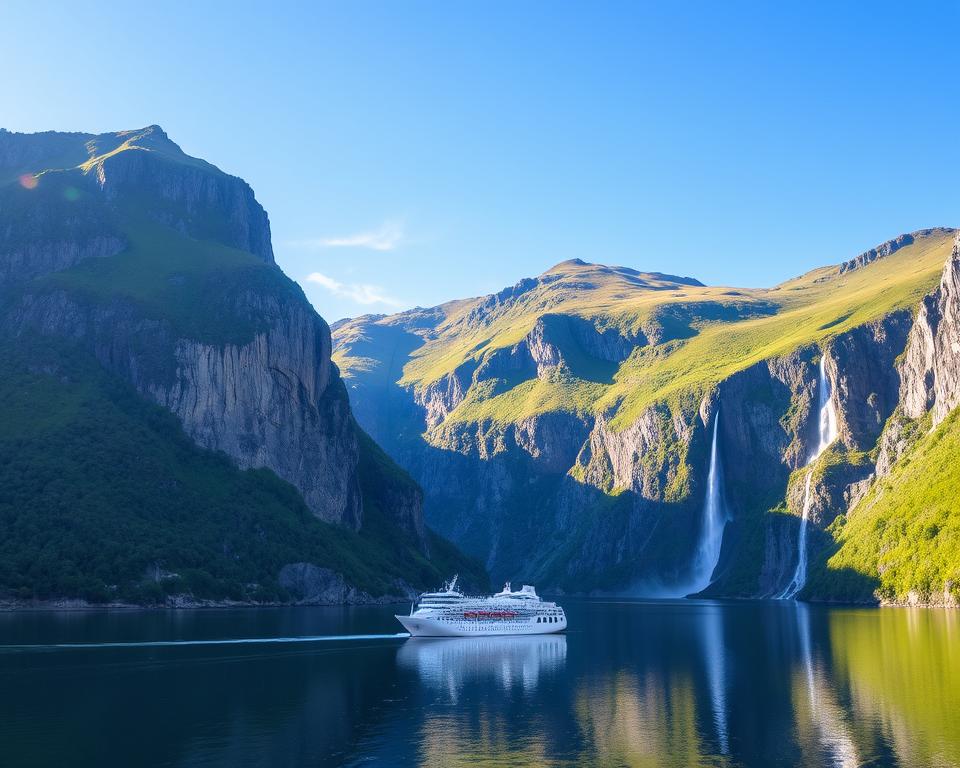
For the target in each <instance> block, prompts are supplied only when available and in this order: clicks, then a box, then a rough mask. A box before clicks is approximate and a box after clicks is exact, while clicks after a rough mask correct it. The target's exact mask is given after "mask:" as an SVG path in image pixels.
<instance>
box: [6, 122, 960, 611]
mask: <svg viewBox="0 0 960 768" xmlns="http://www.w3.org/2000/svg"><path fill="white" fill-rule="evenodd" d="M644 258H645V256H644V254H642V253H640V254H637V257H636V259H637V261H638V262H642V261H643V259H644ZM823 262H824V263H831V262H832V265H831V266H825V267H822V268H820V269H816V270H814V271H812V272H809V273H807V274H805V275H802V276H800V277H797V278H796V279H793V280H790V281H788V282H786V283H783V284H781V285H778V286H775V287H773V288H770V289H736V288H729V287H719V286H706V285H703V284H702V283H700V282H699V281H698V280H696V279H695V278H692V277H679V276H674V275H669V274H662V273H658V272H641V271H637V270H635V269H631V268H627V267H615V266H604V265H600V264H591V263H588V262H586V261H582V260H572V261H566V262H563V263H561V264H558V265H556V266H555V267H553V268H552V269H550V270H548V271H546V272H544V273H543V274H542V275H539V276H538V277H528V278H524V279H522V280H520V281H519V282H518V283H516V284H515V285H513V286H511V287H509V288H505V289H504V290H502V291H500V292H499V293H497V294H493V295H490V296H482V297H478V298H471V299H463V300H456V301H451V302H448V303H446V304H443V305H440V306H438V307H433V308H426V309H424V308H417V309H414V310H410V311H406V312H401V313H399V314H395V315H389V316H384V315H376V316H364V317H358V318H355V319H349V320H344V321H340V322H338V323H335V324H334V326H333V328H332V331H331V328H330V327H329V326H328V325H327V323H326V322H325V321H324V320H323V319H322V318H321V317H320V316H319V315H318V314H317V313H316V311H315V310H314V309H313V307H312V306H311V305H310V303H309V302H308V301H307V299H306V297H305V296H304V294H303V292H302V291H301V289H300V287H299V286H298V285H297V284H296V283H295V282H294V281H292V280H290V279H289V278H288V277H287V276H285V275H284V274H283V272H282V271H281V270H280V269H279V267H278V266H277V265H276V263H275V261H274V254H273V248H272V244H271V234H270V224H269V219H268V217H267V214H266V212H265V211H264V209H263V207H262V206H261V205H260V203H259V202H258V201H257V199H256V197H255V196H254V193H253V191H252V190H251V189H250V187H249V186H248V185H247V184H246V183H245V182H244V181H243V180H242V179H239V178H237V177H235V176H231V175H229V174H227V173H224V172H223V171H221V170H220V169H219V168H217V167H216V166H213V165H211V164H210V163H208V162H206V161H204V160H200V159H198V158H194V157H190V156H188V155H186V154H185V153H183V152H182V150H181V149H180V147H179V146H177V144H176V143H174V142H173V141H172V140H171V139H170V138H169V137H168V136H167V135H166V133H165V132H164V131H163V130H162V129H161V128H159V127H158V126H148V127H147V128H144V129H140V130H136V131H122V132H118V133H109V134H101V135H92V134H81V133H56V132H48V133H40V134H17V133H10V132H7V131H0V350H2V354H3V360H4V365H3V367H2V369H0V531H2V536H0V605H3V606H6V607H25V606H36V605H101V604H110V605H165V606H180V605H233V604H257V605H262V604H282V603H313V604H316V603H347V602H372V601H381V602H386V601H395V600H403V599H407V598H409V597H410V596H411V595H413V594H415V593H416V592H417V591H419V590H421V589H423V588H426V587H433V586H436V585H437V584H438V583H439V582H440V580H441V579H442V578H444V577H446V576H449V575H452V574H453V573H454V572H459V573H460V575H461V579H462V582H463V583H464V584H465V586H466V587H467V588H468V589H469V590H483V589H486V588H487V587H488V586H489V581H490V580H493V581H503V580H507V579H512V580H514V581H515V582H520V581H527V582H529V583H535V584H536V585H537V586H538V588H539V589H540V590H541V591H543V592H548V593H550V592H552V593H567V594H624V595H654V596H683V595H688V594H700V595H704V596H710V597H736V598H765V597H766V598H769V597H786V596H789V597H798V598H799V599H807V600H823V601H846V602H857V603H875V602H878V601H879V602H884V603H895V604H935V605H957V604H958V601H960V510H958V509H957V504H956V500H955V499H956V489H957V488H958V487H960V462H958V461H957V459H958V458H960V415H958V412H957V405H958V404H960V238H958V234H957V232H956V231H955V230H952V229H946V228H934V229H925V230H920V231H916V232H913V233H909V234H901V235H899V236H897V237H895V238H894V239H892V240H889V241H887V242H884V243H882V244H881V245H878V246H876V247H874V248H871V249H869V250H867V251H865V252H863V253H861V254H860V255H854V254H834V253H829V252H824V254H823Z"/></svg>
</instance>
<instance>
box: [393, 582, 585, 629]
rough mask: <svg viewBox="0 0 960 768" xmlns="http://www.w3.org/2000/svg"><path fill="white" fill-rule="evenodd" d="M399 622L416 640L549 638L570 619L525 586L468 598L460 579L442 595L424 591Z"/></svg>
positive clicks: (506, 587) (441, 593)
mask: <svg viewBox="0 0 960 768" xmlns="http://www.w3.org/2000/svg"><path fill="white" fill-rule="evenodd" d="M397 621H399V622H400V623H401V624H403V626H404V628H405V629H406V630H407V631H408V632H409V633H410V634H411V635H412V636H414V637H474V636H477V635H546V634H549V633H551V632H562V631H563V630H565V629H566V628H567V617H566V615H565V614H564V612H563V608H561V607H560V606H559V605H557V604H556V603H546V602H544V601H543V600H541V599H540V597H539V596H538V595H537V590H535V589H534V588H533V587H531V586H528V585H526V584H524V586H523V589H521V590H520V591H519V592H513V591H511V589H510V582H509V581H508V582H507V584H506V586H505V587H504V588H503V591H502V592H498V593H497V594H495V595H491V596H490V597H468V596H466V595H464V594H463V593H462V592H461V591H460V590H458V589H457V577H456V576H454V577H453V580H452V581H450V582H449V583H447V584H444V587H443V589H442V590H440V591H439V592H424V593H423V594H422V595H420V597H419V598H418V599H417V602H415V603H414V604H413V605H412V606H411V607H410V615H409V616H397Z"/></svg>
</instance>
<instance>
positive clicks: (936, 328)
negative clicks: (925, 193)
mask: <svg viewBox="0 0 960 768" xmlns="http://www.w3.org/2000/svg"><path fill="white" fill-rule="evenodd" d="M900 375H901V376H902V377H903V380H904V391H903V411H904V413H905V414H906V415H907V417H909V418H911V419H918V418H920V417H922V416H923V415H924V414H925V413H926V412H927V411H932V418H933V425H934V426H936V425H937V424H939V423H940V422H941V421H943V420H944V418H946V415H947V414H948V413H949V412H950V411H951V410H953V409H954V408H956V407H957V405H958V404H960V239H958V241H957V243H956V244H955V245H954V248H953V253H952V255H951V257H950V259H949V261H948V262H947V264H946V266H945V267H944V270H943V277H942V278H941V280H940V286H939V288H937V290H936V291H934V292H933V293H932V294H930V295H929V296H927V297H926V298H925V299H924V300H923V303H922V304H921V305H920V311H919V313H918V314H917V320H916V322H915V323H914V325H913V328H912V330H911V331H910V344H909V348H908V350H907V354H906V356H905V357H904V360H903V364H902V366H901V369H900Z"/></svg>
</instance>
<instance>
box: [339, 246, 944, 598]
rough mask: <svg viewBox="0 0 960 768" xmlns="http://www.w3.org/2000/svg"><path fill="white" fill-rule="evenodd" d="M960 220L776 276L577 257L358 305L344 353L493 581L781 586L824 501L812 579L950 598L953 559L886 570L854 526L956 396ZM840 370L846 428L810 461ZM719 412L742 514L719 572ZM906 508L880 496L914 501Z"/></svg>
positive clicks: (729, 481)
mask: <svg viewBox="0 0 960 768" xmlns="http://www.w3.org/2000/svg"><path fill="white" fill-rule="evenodd" d="M955 238H956V232H955V231H954V230H950V229H943V228H940V229H929V230H922V231H919V232H914V233H911V234H904V235H901V236H899V237H897V238H895V239H893V240H890V241H888V242H886V243H883V244H882V245H880V246H877V247H875V248H871V249H869V250H867V251H865V252H864V253H862V254H860V255H859V256H856V257H854V258H849V259H845V260H839V263H837V264H835V265H833V266H828V267H823V268H820V269H816V270H813V271H812V272H809V273H807V274H805V275H803V276H801V277H798V278H796V279H794V280H790V281H788V282H786V283H784V284H782V285H778V286H776V287H774V288H771V289H732V288H725V287H714V286H705V285H703V284H701V283H700V282H698V281H696V280H694V279H692V278H688V277H677V276H671V275H665V274H660V273H645V272H639V271H636V270H633V269H629V268H625V267H608V266H603V265H597V264H589V263H586V262H584V261H581V260H572V261H567V262H563V263H561V264H558V265H557V266H555V267H554V268H552V269H550V270H548V271H547V272H545V273H544V274H542V275H540V276H539V277H536V278H528V279H524V280H521V281H520V282H519V283H517V284H516V285H514V286H512V287H510V288H507V289H505V290H503V291H501V292H500V293H497V294H494V295H490V296H484V297H479V298H474V299H466V300H460V301H453V302H449V303H447V304H443V305H441V306H438V307H434V308H430V309H422V308H418V309H415V310H411V311H408V312H403V313H400V314H396V315H390V316H365V317H360V318H356V319H354V320H348V321H343V322H340V323H338V324H336V325H335V326H334V328H333V337H334V353H333V357H334V360H335V361H336V362H337V364H338V366H339V367H340V369H341V371H342V372H343V376H344V379H345V381H346V383H347V387H348V390H349V392H350V399H351V402H352V404H353V408H354V412H355V413H356V416H357V419H358V420H359V422H360V423H361V425H363V427H364V428H365V429H366V430H367V431H368V432H369V433H370V434H371V435H372V436H373V437H374V438H375V439H376V440H377V441H378V442H379V443H380V444H381V445H382V446H383V447H384V448H385V449H386V450H387V452H388V453H390V454H391V455H392V456H393V457H394V458H395V459H396V460H397V461H398V462H399V463H400V464H401V465H402V466H403V467H405V468H406V469H407V470H408V471H410V472H411V474H412V475H413V476H414V477H415V478H416V479H417V480H418V481H419V482H420V483H421V485H422V486H423V488H424V492H425V496H426V501H425V513H426V516H427V520H428V521H429V522H430V523H431V524H433V525H435V526H436V527H437V529H438V530H439V531H440V532H442V533H443V534H445V535H447V536H448V537H450V538H451V539H452V540H453V541H454V542H455V543H457V544H459V545H460V546H461V547H462V548H463V549H465V550H466V551H467V552H468V553H470V554H472V555H474V556H476V557H478V558H482V559H483V560H484V562H485V564H486V565H487V567H488V568H489V570H490V572H491V574H492V576H493V578H494V579H498V580H499V579H503V578H511V577H512V578H514V579H521V578H523V579H529V580H536V581H537V583H538V584H540V585H541V586H542V587H543V588H548V587H549V588H553V589H558V590H565V591H570V592H580V593H583V592H597V591H603V592H632V593H642V594H685V593H688V592H691V591H697V590H699V589H703V588H706V592H705V594H709V595H716V596H736V597H763V596H775V595H778V594H781V593H782V592H783V591H784V590H785V589H787V588H788V586H789V583H790V581H791V579H792V577H793V575H794V574H795V572H796V569H797V566H798V563H799V561H800V554H799V553H800V548H799V546H798V542H799V541H800V535H801V527H802V526H801V521H802V519H803V514H802V513H803V508H804V506H807V518H808V520H809V522H810V528H811V529H812V530H811V531H809V534H810V535H809V536H807V538H806V540H807V542H808V544H807V546H806V547H805V548H804V550H803V551H804V552H806V553H808V554H809V569H808V573H809V575H810V580H809V582H808V584H807V587H806V590H805V591H804V592H803V593H801V596H806V597H810V598H818V599H844V597H843V595H844V594H846V595H850V596H855V597H856V599H860V600H870V599H874V595H876V596H879V597H881V598H882V599H884V600H888V601H897V600H899V599H901V596H902V594H903V589H905V588H906V589H907V591H908V592H909V591H910V590H911V589H913V590H914V592H915V593H916V594H915V598H914V599H915V600H917V601H920V602H924V601H930V600H933V599H934V598H933V597H932V596H931V595H932V594H933V591H936V590H937V589H938V590H940V591H941V592H942V590H943V583H942V580H943V578H945V576H944V573H940V574H939V575H938V576H937V577H936V578H932V579H931V580H930V581H929V584H926V585H925V584H922V583H917V584H914V580H913V578H912V577H910V578H905V579H904V581H903V583H902V584H899V583H898V585H897V586H896V588H893V587H886V586H884V587H883V588H881V584H880V581H879V580H878V579H879V576H880V575H879V573H878V566H877V563H876V560H875V559H873V560H871V556H870V555H867V554H863V553H862V552H861V551H860V550H856V551H857V555H856V556H854V554H852V553H853V551H854V549H855V545H854V544H853V543H851V542H853V541H859V540H860V539H861V538H862V533H860V532H858V528H857V525H855V523H856V522H857V520H858V519H861V518H865V517H866V514H867V513H866V512H862V513H861V510H864V509H866V508H867V507H868V506H870V505H871V504H873V502H872V501H871V500H872V499H875V497H876V496H877V494H878V493H879V490H878V489H879V488H880V487H882V486H881V483H888V484H889V483H894V482H897V481H898V478H896V477H894V476H893V475H890V476H886V477H885V478H884V480H882V481H877V480H876V478H877V476H879V475H884V473H887V472H889V471H890V469H891V467H898V469H897V470H896V471H900V467H902V466H903V464H905V463H906V462H907V461H909V460H910V458H909V457H910V455H916V456H920V453H913V452H914V451H916V452H923V451H926V453H924V456H925V457H927V456H929V455H930V454H932V453H936V451H933V450H932V449H931V448H924V445H925V441H926V440H928V439H929V440H932V439H934V438H933V437H929V438H928V437H924V438H922V439H920V441H919V442H918V443H917V444H916V445H914V446H913V447H912V448H905V447H902V446H901V444H902V443H904V444H905V443H909V442H910V441H909V439H908V437H901V436H903V435H908V434H909V435H921V434H924V429H925V427H926V425H927V422H925V421H924V419H927V420H928V421H929V418H930V417H927V416H925V415H924V414H926V413H927V410H929V409H932V411H933V412H934V413H935V414H940V418H943V415H944V414H946V413H947V412H948V411H950V410H951V409H952V408H953V406H955V405H956V400H955V397H956V396H957V392H958V391H960V389H958V387H957V386H956V379H955V377H954V374H953V373H952V371H953V370H954V369H953V368H952V365H953V363H952V362H944V363H942V366H943V367H944V370H946V371H950V373H944V372H940V373H938V374H937V375H935V376H932V375H931V374H930V370H929V368H930V365H935V363H930V362H929V360H930V359H931V358H935V359H936V358H938V356H939V358H943V359H944V360H945V361H946V358H948V357H950V355H952V354H954V353H952V352H950V351H949V350H950V349H952V347H951V346H950V344H951V343H952V342H949V343H948V341H945V340H941V341H936V340H935V339H936V338H939V337H937V336H936V334H937V333H941V334H947V335H948V336H947V337H948V338H949V339H953V338H954V337H953V336H949V334H950V333H954V334H955V333H957V329H958V328H960V321H958V318H957V316H956V315H955V314H950V311H948V310H947V309H944V308H941V304H942V303H943V301H945V300H943V299H937V298H931V296H930V295H928V294H930V292H931V291H934V290H936V291H940V293H941V294H943V293H944V290H945V289H944V288H943V287H942V286H941V288H937V285H938V281H940V279H941V276H942V274H944V265H945V263H946V264H947V270H948V271H949V269H950V268H951V267H950V264H953V263H955V261H956V258H957V257H956V251H957V246H956V245H955ZM943 279H944V280H946V277H944V278H943ZM938 302H940V303H938ZM947 303H948V304H949V302H947ZM925 307H926V308H928V309H924V308H925ZM931 318H933V319H931ZM924 323H926V325H924ZM945 329H950V330H945ZM947 337H945V338H947ZM931 339H934V341H931ZM958 348H960V347H958ZM917 350H920V351H917ZM821 358H822V361H823V366H822V369H823V371H824V373H823V377H824V382H825V384H823V385H821V384H820V374H819V372H820V369H821V365H820V362H821ZM937 364H939V363H937ZM925 366H926V367H925ZM938 370H939V369H938ZM930 381H934V382H936V383H934V384H929V383H928V382H930ZM823 387H826V391H827V393H828V394H829V398H828V401H829V402H830V404H831V405H832V409H833V411H835V413H836V422H837V424H836V429H837V439H836V440H835V441H834V442H833V443H832V444H831V445H830V446H829V448H828V449H827V450H826V451H825V452H824V453H823V454H822V455H821V456H819V457H818V458H817V459H816V461H815V462H813V463H812V464H810V465H809V466H808V460H809V458H810V456H811V455H812V454H814V453H816V450H815V449H816V447H817V443H818V442H819V430H818V427H819V426H820V425H819V420H820V416H819V408H818V407H817V401H818V396H819V393H820V390H821V388H823ZM930 387H933V389H930ZM947 421H949V419H948V420H947ZM714 427H716V434H717V450H716V452H715V455H716V464H717V467H716V468H717V472H716V473H715V475H716V477H718V478H719V480H718V482H717V484H716V487H717V489H718V496H719V500H718V504H719V507H720V508H721V509H722V512H723V516H724V518H725V519H726V520H727V521H728V522H727V524H726V527H725V528H723V527H722V526H720V528H721V529H722V530H723V537H722V547H720V550H719V559H717V560H716V562H715V567H714V563H711V564H710V568H708V569H707V573H706V574H705V575H706V578H704V574H703V573H702V560H703V556H702V553H703V551H704V545H705V537H706V536H707V527H708V526H707V525H706V522H705V514H704V510H705V507H706V506H707V498H706V497H707V491H708V479H709V478H708V476H709V475H710V468H711V455H712V454H713V453H714V452H713V451H712V450H711V449H712V434H713V429H714ZM942 428H943V429H947V430H949V429H950V424H947V425H946V426H945V427H942ZM911 445H912V444H911ZM891 446H894V447H891ZM897 446H900V447H897ZM942 451H943V449H941V454H942ZM894 453H896V454H897V456H894V455H893V454H894ZM901 454H902V455H901ZM925 460H926V459H925ZM930 460H931V461H933V459H930ZM811 473H812V474H811ZM808 474H809V475H810V485H809V492H808V491H807V484H806V478H807V476H808ZM918 480H919V481H921V482H925V481H926V475H925V473H924V474H922V475H919V476H918ZM893 498H894V499H895V498H896V497H893ZM805 501H808V502H809V503H808V504H806V505H805ZM889 503H890V504H891V505H893V506H891V507H890V508H889V510H888V511H886V512H882V513H881V512H880V511H877V512H874V513H871V514H876V515H879V514H884V515H891V514H892V515H897V514H899V512H897V511H896V510H897V509H899V506H898V503H897V502H896V501H891V502H889ZM874 506H876V505H875V504H874ZM938 531H940V529H938ZM806 533H807V531H806V530H805V532H804V536H806ZM940 536H943V533H942V532H941V533H938V534H937V537H940ZM945 540H946V539H945V538H944V541H945ZM718 544H719V542H718ZM838 547H839V550H838V549H837V548H838ZM946 551H947V550H944V552H943V553H941V555H943V554H944V553H945V552H946ZM848 553H849V554H848ZM944 559H945V560H949V558H944ZM953 562H956V560H955V559H954V561H953ZM957 576H958V577H960V574H957ZM937 579H940V581H937ZM947 580H948V581H949V578H947ZM908 582H909V585H908V584H907V583H908ZM708 583H709V587H708V588H707V584H708ZM954 583H960V582H954ZM844 585H845V586H844ZM938 585H939V586H938ZM950 589H957V588H956V587H951V586H949V585H948V591H949V590H950ZM891 590H892V591H891ZM854 593H855V595H854Z"/></svg>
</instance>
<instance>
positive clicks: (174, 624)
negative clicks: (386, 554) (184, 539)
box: [0, 599, 960, 766]
mask: <svg viewBox="0 0 960 768" xmlns="http://www.w3.org/2000/svg"><path fill="white" fill-rule="evenodd" d="M563 604H564V607H565V608H566V610H567V614H568V616H569V618H570V622H571V627H572V629H571V630H570V631H569V632H567V633H566V634H565V635H548V636H539V637H501V638H465V639H458V638H452V639H443V640H430V639H406V640H405V639H397V638H382V637H380V638H375V637H364V636H365V635H368V634H377V635H382V634H385V633H392V632H393V631H394V630H395V628H396V627H395V624H394V620H393V618H392V611H394V610H395V609H396V606H386V607H363V608H291V609H275V610H260V611H254V610H222V611H221V610H211V611H180V612H177V611H167V612H130V613H107V612H104V613H83V612H75V613H29V614H28V613H20V614H16V613H10V614H3V615H0V640H2V644H3V645H4V646H5V647H4V649H3V650H2V651H0V690H2V691H3V696H2V697H0V702H2V703H0V755H2V764H3V765H9V766H54V765H56V766H63V765H70V766H134V765H135V766H334V765H351V766H358V765H382V766H396V765H420V766H466V765H470V766H474V765H476V766H541V765H543V766H573V765H587V766H648V765H649V766H690V765H698V766H699V765H703V766H771V765H775V766H777V765H780V766H832V765H836V766H848V765H849V766H853V765H871V766H952V765H960V613H958V612H950V611H938V610H932V609H879V610H878V609H849V608H822V607H809V606H807V605H805V604H797V603H793V602H782V601H769V602H762V603H747V602H744V603H718V602H709V601H682V600H678V601H629V600H619V601H607V600H572V599H568V600H564V601H563ZM330 635H350V636H352V639H339V640H337V639H335V640H308V641H303V642H265V643H262V644H223V645H218V644H203V645H189V644H183V645H165V646H156V645H154V646H136V645H132V644H134V643H138V642H147V641H185V642H188V641H210V640H218V639H245V638H246V639H250V638H265V639H270V638H273V639H283V638H287V639H289V638H303V637H311V636H312V637H317V636H320V637H328V636H330ZM103 642H123V643H129V644H131V645H129V646H123V647H117V646H109V647H93V646H96V644H98V643H103ZM58 643H85V644H87V647H83V648H71V649H64V648H53V647H50V646H51V645H53V644H58ZM10 646H20V647H18V648H13V647H10ZM38 646H39V647H38Z"/></svg>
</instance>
